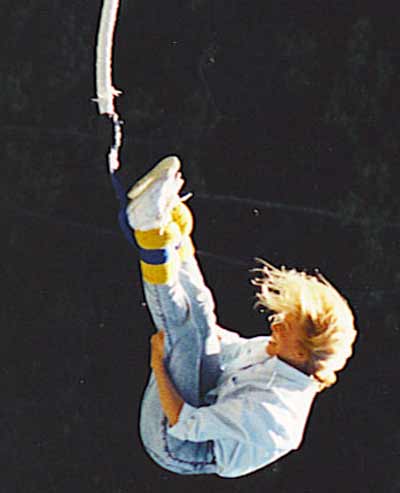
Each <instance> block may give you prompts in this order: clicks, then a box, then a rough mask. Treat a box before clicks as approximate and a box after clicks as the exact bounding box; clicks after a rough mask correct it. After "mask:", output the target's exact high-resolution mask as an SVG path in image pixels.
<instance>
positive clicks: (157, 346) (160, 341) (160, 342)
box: [150, 330, 165, 368]
mask: <svg viewBox="0 0 400 493" xmlns="http://www.w3.org/2000/svg"><path fill="white" fill-rule="evenodd" d="M164 337H165V333H164V331H162V330H160V331H159V332H157V333H156V334H154V335H153V336H151V339H150V344H151V357H150V366H151V367H152V368H154V367H156V366H157V367H159V366H160V365H162V364H163V359H164Z"/></svg>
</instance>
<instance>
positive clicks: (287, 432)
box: [168, 396, 296, 477]
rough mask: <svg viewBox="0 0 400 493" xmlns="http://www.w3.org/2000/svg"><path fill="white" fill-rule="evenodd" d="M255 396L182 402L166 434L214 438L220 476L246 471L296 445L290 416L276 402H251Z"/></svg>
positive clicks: (253, 469)
mask: <svg viewBox="0 0 400 493" xmlns="http://www.w3.org/2000/svg"><path fill="white" fill-rule="evenodd" d="M254 397H255V396H249V398H245V399H235V398H230V399H227V400H226V401H225V402H223V403H217V404H215V405H213V406H209V407H202V408H197V409H196V408H193V407H191V406H189V405H187V404H185V405H184V407H183V408H182V411H181V415H180V417H179V421H178V423H177V424H176V425H175V426H173V427H171V428H169V430H168V433H169V434H171V435H173V436H174V437H175V438H178V439H181V440H190V441H195V442H197V441H206V440H213V442H214V453H215V457H216V462H217V467H218V470H217V474H218V475H219V476H223V477H239V476H244V475H246V474H249V473H251V472H253V471H255V470H257V469H260V468H262V467H265V466H266V465H268V464H270V463H272V462H274V461H276V460H277V459H279V458H280V457H282V456H283V455H286V454H287V453H289V452H290V451H292V450H293V449H294V448H296V444H295V438H294V437H295V435H296V433H293V416H291V415H290V413H288V412H287V411H286V410H285V409H284V408H282V407H281V406H280V405H279V404H278V403H268V402H265V400H264V401H263V402H260V401H258V402H254Z"/></svg>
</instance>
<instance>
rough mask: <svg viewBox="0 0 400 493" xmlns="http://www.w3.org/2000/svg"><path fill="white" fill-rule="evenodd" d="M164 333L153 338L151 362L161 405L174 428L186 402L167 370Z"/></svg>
mask: <svg viewBox="0 0 400 493" xmlns="http://www.w3.org/2000/svg"><path fill="white" fill-rule="evenodd" d="M163 357H164V332H157V333H156V334H155V335H154V336H152V338H151V362H150V365H151V367H152V369H153V371H154V376H155V379H156V382H157V387H158V393H159V397H160V403H161V407H162V410H163V411H164V414H165V416H166V417H167V419H168V423H169V425H170V426H174V425H175V424H176V423H177V422H178V420H179V415H180V413H181V410H182V407H183V405H184V403H185V402H184V400H183V399H182V397H181V396H180V395H179V393H178V392H177V390H176V388H175V387H174V384H173V383H172V381H171V379H170V378H169V376H168V373H167V371H166V370H165V366H164V362H163Z"/></svg>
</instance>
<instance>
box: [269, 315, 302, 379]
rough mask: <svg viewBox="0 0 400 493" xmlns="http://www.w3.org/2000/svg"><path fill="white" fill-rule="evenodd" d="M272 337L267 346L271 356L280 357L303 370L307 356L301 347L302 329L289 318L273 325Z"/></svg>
mask: <svg viewBox="0 0 400 493" xmlns="http://www.w3.org/2000/svg"><path fill="white" fill-rule="evenodd" d="M271 331H272V336H271V340H270V342H269V343H268V346H267V353H268V354H269V355H270V356H278V357H279V358H280V359H282V360H283V361H286V362H287V363H288V364H290V365H292V366H294V367H296V368H298V369H300V370H302V368H303V367H304V365H305V363H306V362H307V354H306V352H305V351H304V350H303V348H302V346H301V343H300V341H301V333H300V327H299V325H298V324H296V323H295V322H294V320H290V319H289V318H285V320H284V321H282V322H273V323H272V324H271Z"/></svg>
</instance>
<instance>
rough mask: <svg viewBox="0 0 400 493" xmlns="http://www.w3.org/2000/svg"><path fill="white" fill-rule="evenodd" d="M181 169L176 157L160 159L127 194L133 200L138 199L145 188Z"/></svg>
mask: <svg viewBox="0 0 400 493" xmlns="http://www.w3.org/2000/svg"><path fill="white" fill-rule="evenodd" d="M180 168H181V162H180V161H179V159H178V158H177V157H176V156H168V157H166V158H164V159H162V160H161V161H160V162H159V163H158V164H156V165H155V166H154V168H152V169H151V170H150V171H149V172H148V173H146V174H145V175H144V176H143V177H142V178H140V179H139V180H138V181H137V182H136V183H135V184H134V185H133V187H132V188H131V189H130V190H129V192H128V193H127V195H128V198H129V199H131V200H133V199H136V198H137V197H139V195H141V194H142V193H143V192H144V191H145V190H147V188H148V187H149V186H150V185H151V184H152V183H154V182H155V181H156V180H158V179H159V178H162V177H165V176H168V175H171V174H173V173H177V172H178V171H179V170H180Z"/></svg>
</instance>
